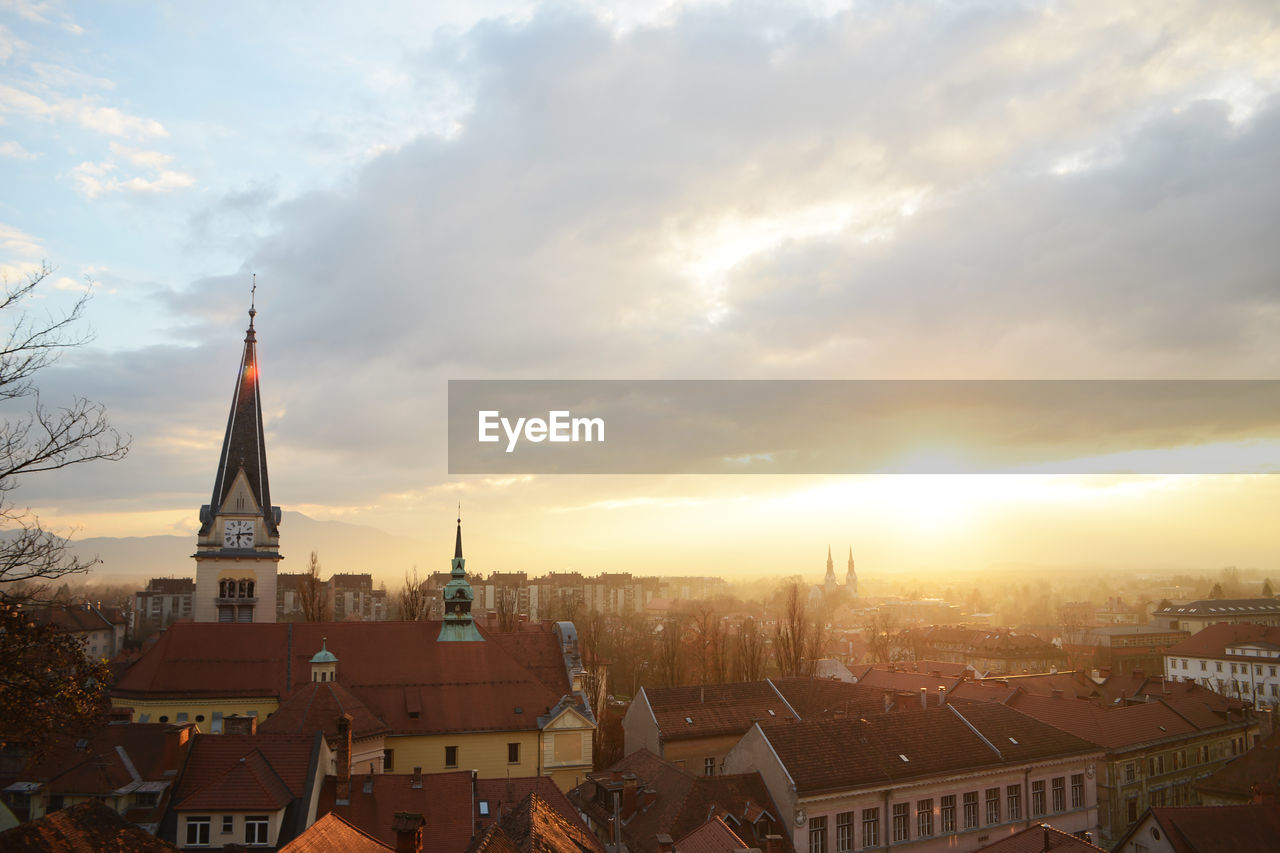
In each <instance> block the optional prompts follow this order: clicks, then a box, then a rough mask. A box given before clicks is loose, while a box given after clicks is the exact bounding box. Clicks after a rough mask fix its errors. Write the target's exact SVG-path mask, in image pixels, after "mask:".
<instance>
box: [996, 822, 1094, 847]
mask: <svg viewBox="0 0 1280 853" xmlns="http://www.w3.org/2000/svg"><path fill="white" fill-rule="evenodd" d="M1103 849H1105V848H1102V847H1097V846H1095V845H1093V844H1090V843H1089V842H1088V841H1084V840H1083V839H1080V838H1076V837H1075V836H1074V835H1071V834H1069V833H1066V832H1063V831H1062V830H1060V829H1055V828H1054V827H1052V826H1050V825H1049V824H1047V823H1042V824H1039V825H1037V826H1029V827H1027V828H1026V829H1024V830H1022V831H1021V832H1015V833H1014V834H1013V835H1010V836H1007V837H1005V838H1002V839H1000V840H999V841H997V842H995V843H994V844H988V845H986V846H985V847H979V848H978V849H977V851H975V853H1097V851H1099V850H1103Z"/></svg>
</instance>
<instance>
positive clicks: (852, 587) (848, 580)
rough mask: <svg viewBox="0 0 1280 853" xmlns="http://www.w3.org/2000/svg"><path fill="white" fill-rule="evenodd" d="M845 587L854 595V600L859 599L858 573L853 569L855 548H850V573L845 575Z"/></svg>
mask: <svg viewBox="0 0 1280 853" xmlns="http://www.w3.org/2000/svg"><path fill="white" fill-rule="evenodd" d="M844 585H845V587H846V588H847V589H848V590H849V592H850V593H852V595H853V597H854V598H857V597H858V573H857V571H856V570H855V569H854V568H853V546H852V545H850V546H849V571H848V572H846V573H845V576H844Z"/></svg>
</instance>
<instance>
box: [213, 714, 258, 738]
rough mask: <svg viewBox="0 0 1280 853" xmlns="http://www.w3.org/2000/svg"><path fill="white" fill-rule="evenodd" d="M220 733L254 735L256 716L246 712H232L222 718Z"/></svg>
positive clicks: (255, 731) (256, 723) (256, 730)
mask: <svg viewBox="0 0 1280 853" xmlns="http://www.w3.org/2000/svg"><path fill="white" fill-rule="evenodd" d="M222 733H223V734H228V735H256V734H257V733H258V718H257V717H250V716H248V715H247V714H232V715H230V716H227V717H223V718H222Z"/></svg>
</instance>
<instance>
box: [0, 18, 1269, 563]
mask: <svg viewBox="0 0 1280 853" xmlns="http://www.w3.org/2000/svg"><path fill="white" fill-rule="evenodd" d="M1278 17H1280V16H1277V13H1276V11H1275V9H1274V8H1272V7H1270V6H1268V5H1266V4H1257V3H1247V2H1239V3H1231V2H1221V3H1197V2H1186V3H1131V4H1124V5H1123V7H1117V8H1112V7H1110V5H1106V6H1104V5H1101V4H1093V3H1055V4H1025V5H1022V6H1018V7H1013V6H1008V5H1004V4H976V3H975V4H946V5H906V6H898V5H895V6H888V5H884V6H881V5H859V4H851V5H850V4H839V3H810V4H786V6H785V8H784V7H782V6H780V5H779V6H772V5H768V4H750V3H696V2H690V3H671V4H645V3H635V4H622V5H620V4H603V3H599V4H597V3H572V4H554V5H552V4H538V3H458V4H432V5H431V7H430V8H421V7H420V5H419V4H401V5H396V4H379V5H378V7H377V8H375V9H372V10H369V11H368V14H362V15H361V16H360V17H359V18H353V17H352V16H351V15H350V13H349V10H340V9H338V8H336V7H323V6H322V7H314V8H313V7H311V6H309V5H308V6H303V5H301V4H291V5H270V6H262V5H260V4H230V5H228V4H222V5H219V6H218V7H216V8H215V7H182V8H170V7H163V6H161V7H150V6H137V5H127V6H125V5H115V4H95V5H93V6H91V7H90V6H77V5H74V4H59V3H38V4H37V3H28V2H9V3H5V4H3V6H0V68H2V69H3V75H2V76H3V82H0V183H2V184H3V185H4V186H5V187H6V192H5V193H3V197H2V198H0V269H2V270H3V272H4V274H5V276H6V277H7V279H8V280H9V281H10V282H17V281H21V280H23V279H25V278H26V277H27V276H29V275H31V274H33V273H34V272H36V271H37V270H38V269H40V264H41V263H42V261H45V260H47V261H48V262H49V263H50V264H52V265H53V266H54V267H55V272H54V273H53V275H52V276H51V277H50V278H49V279H48V283H47V286H46V288H45V289H44V294H43V295H44V303H43V304H45V305H48V306H50V307H51V309H52V310H54V311H56V310H58V306H59V305H60V304H65V303H66V301H67V300H71V299H74V298H75V297H76V295H77V294H78V293H79V292H80V291H81V290H82V288H83V287H84V286H85V282H86V280H92V282H94V285H93V289H94V296H93V299H92V301H91V302H90V304H89V308H88V310H87V313H86V318H85V325H84V328H85V329H86V330H88V329H90V328H91V329H92V330H93V332H94V333H95V335H96V337H95V338H94V340H93V341H92V342H90V343H89V344H88V345H86V346H84V347H81V348H78V349H76V350H72V351H68V352H67V353H66V354H65V355H64V356H63V358H62V360H61V362H60V363H59V364H58V365H57V366H56V367H55V368H52V369H50V370H49V371H48V372H47V373H45V374H42V375H41V379H40V384H41V387H42V394H43V399H44V400H45V402H47V403H51V404H56V403H57V402H58V401H59V400H60V399H63V398H69V397H70V396H71V395H77V394H78V395H84V396H88V397H90V398H92V399H94V400H98V401H100V402H102V403H103V404H105V406H106V407H107V409H108V412H109V414H110V417H111V419H112V422H113V423H114V424H115V425H116V426H118V427H119V428H120V429H121V430H123V431H126V432H128V433H130V434H131V435H132V436H133V444H132V451H131V453H130V455H129V456H128V458H127V459H125V460H123V461H121V462H118V463H113V464H101V465H93V466H81V467H78V468H75V469H73V470H68V471H67V472H64V473H61V474H53V475H45V476H42V477H41V478H36V479H33V480H32V481H30V482H29V483H23V485H22V488H21V491H20V492H19V493H18V494H19V495H20V496H21V500H22V502H24V503H25V504H29V505H30V506H31V507H32V509H33V510H34V511H35V512H36V513H37V514H38V515H39V516H40V518H41V519H42V521H43V522H44V523H45V524H46V525H47V526H50V527H53V528H55V529H58V530H60V531H63V532H69V531H75V536H76V537H77V538H86V537H132V536H153V535H176V536H185V537H188V539H187V540H185V544H184V545H182V547H181V548H178V549H176V550H175V564H174V566H173V572H174V573H175V574H182V573H184V572H187V571H189V561H188V560H187V556H188V554H189V553H190V548H191V545H192V543H193V542H194V535H195V529H196V527H197V525H198V522H197V513H198V510H199V507H200V505H201V504H204V503H207V502H208V501H209V490H210V487H211V484H212V480H213V475H214V469H215V466H216V460H217V454H218V449H219V446H220V442H221V440H222V436H223V431H224V428H225V424H226V417H227V407H228V403H229V402H230V397H231V393H230V392H231V391H232V387H233V381H234V379H235V370H236V364H237V359H238V357H239V353H240V350H241V347H242V340H243V337H244V330H245V327H246V325H247V322H248V316H247V314H246V312H247V310H248V308H249V301H250V286H251V283H252V280H253V276H254V275H255V274H256V277H257V285H258V286H257V291H256V308H257V310H258V316H257V318H256V321H255V325H256V329H257V334H258V339H259V356H260V359H261V371H262V377H261V386H262V395H263V405H264V411H265V421H266V430H267V436H266V443H267V452H268V456H269V458H270V461H271V468H272V471H271V473H272V487H273V488H272V498H273V500H274V502H275V503H277V504H280V505H281V506H282V507H283V508H284V509H285V510H286V512H300V513H304V514H306V515H307V516H309V517H311V518H314V519H317V520H321V521H343V522H349V523H353V524H360V525H368V526H371V527H375V528H377V529H379V530H381V531H385V532H386V533H387V534H389V535H390V536H395V537H408V538H411V539H413V540H417V541H419V542H421V543H423V545H424V549H423V551H422V554H421V557H420V558H419V562H420V564H421V565H422V567H423V568H425V569H427V570H435V569H437V568H441V566H443V565H444V564H445V563H446V561H447V558H448V555H449V554H450V553H451V551H450V548H451V545H452V537H453V532H454V531H453V526H452V520H453V518H454V516H455V513H456V512H457V508H458V504H459V503H460V504H461V511H462V514H463V516H464V519H465V523H466V525H467V548H468V550H467V557H468V561H469V565H470V566H471V567H473V568H474V569H475V570H477V571H480V572H487V571H491V570H494V569H501V570H514V571H527V572H530V573H532V574H536V573H542V572H546V571H551V570H561V569H575V570H579V571H583V572H592V573H594V572H599V571H631V572H635V573H639V574H699V575H720V576H724V577H730V578H732V577H735V576H738V575H742V576H755V575H792V574H802V575H805V576H806V577H810V578H811V579H816V578H817V577H818V576H820V575H821V573H822V571H823V568H824V566H823V562H824V560H825V556H826V548H827V545H828V544H831V545H832V546H834V549H835V551H836V553H837V555H842V554H844V553H845V551H846V550H847V549H848V548H849V547H852V548H853V551H854V556H855V557H856V559H857V560H858V566H859V571H860V573H861V574H862V575H863V577H874V575H875V573H876V572H898V571H902V570H916V569H928V570H932V571H945V570H955V571H964V572H972V571H976V570H980V569H984V568H986V567H990V566H1009V565H1023V566H1038V567H1042V568H1048V569H1066V568H1081V567H1087V568H1090V569H1094V570H1135V571H1151V570H1159V571H1170V572H1182V571H1191V572H1197V571H1203V572H1205V573H1211V572H1214V571H1217V570H1218V569H1219V568H1221V567H1222V566H1226V565H1236V566H1239V567H1241V568H1245V569H1248V568H1259V569H1262V570H1264V571H1265V570H1270V569H1272V568H1273V567H1274V566H1275V565H1276V562H1277V557H1278V556H1280V546H1278V545H1277V541H1276V539H1275V537H1274V535H1272V533H1271V531H1272V530H1273V528H1274V526H1275V522H1274V520H1275V515H1276V508H1277V507H1280V478H1277V477H1274V476H1271V474H1272V473H1274V472H1275V471H1276V470H1277V467H1278V466H1280V435H1277V431H1276V429H1275V428H1274V425H1270V427H1266V426H1264V427H1263V428H1260V429H1258V430H1255V431H1254V432H1252V433H1250V434H1248V435H1235V436H1231V437H1229V438H1226V439H1224V438H1222V437H1221V436H1219V435H1216V434H1214V433H1213V432H1212V431H1211V430H1206V432H1205V434H1204V435H1203V436H1202V437H1201V438H1200V439H1199V440H1194V441H1185V440H1181V439H1180V443H1178V444H1170V443H1169V442H1168V439H1167V438H1166V437H1164V436H1161V435H1159V434H1156V433H1153V434H1152V435H1150V436H1149V437H1147V438H1146V441H1145V444H1144V445H1143V446H1142V447H1140V448H1136V449H1137V450H1140V451H1145V452H1151V453H1167V454H1178V453H1183V454H1195V453H1207V454H1210V455H1214V456H1215V457H1217V458H1231V459H1233V460H1237V461H1242V465H1241V467H1243V468H1246V469H1248V470H1252V471H1254V472H1256V473H1254V474H1250V475H1239V476H1211V475H1203V476H1199V475H1191V476H1102V475H1088V474H1084V473H1082V474H1079V475H1055V476H1048V475H1033V474H1026V475H1016V476H999V475H971V474H956V475H937V474H928V475H901V474H899V475H885V476H856V477H855V476H840V477H837V476H811V477H798V476H796V477H793V476H774V477H766V476H752V477H748V476H688V475H686V476H568V475H566V476H541V475H538V476H535V475H526V476H488V477H487V476H479V475H472V476H450V475H449V474H448V473H447V470H448V467H447V460H446V449H447V448H446V435H445V432H446V383H447V380H449V379H498V378H500V379H547V378H555V379H564V378H573V379H596V378H618V379H693V378H697V379H922V378H927V379H970V378H981V379H987V378H991V379H1080V378H1097V379H1146V378H1150V379H1184V378H1194V379H1269V378H1274V377H1275V376H1276V375H1277V373H1278V372H1280V371H1278V370H1277V368H1278V367H1280V349H1278V348H1277V346H1276V343H1275V341H1276V328H1277V326H1276V324H1277V320H1278V319H1280V289H1278V288H1277V287H1276V269H1277V266H1278V265H1277V262H1278V261H1280V248H1277V243H1276V240H1275V234H1276V233H1277V227H1278V226H1280V215H1278V214H1280V192H1277V189H1278V188H1277V186H1276V185H1277V182H1280V98H1278V97H1277V91H1278V90H1280V20H1278ZM1036 439H1037V436H1035V435H1027V436H1025V441H1026V442H1027V443H1029V444H1030V443H1032V442H1034V441H1035V440H1036ZM1015 440H1016V439H1015ZM955 449H956V448H954V447H947V446H941V447H939V446H936V445H934V444H929V445H926V446H920V447H919V448H917V450H918V452H919V453H920V454H922V457H925V458H929V457H937V456H943V457H945V456H946V455H947V454H948V453H951V452H954V451H955ZM1097 452H1098V453H1101V452H1103V450H1102V449H1101V448H1099V450H1098V451H1097ZM1092 455H1093V454H1092V453H1091V452H1090V449H1089V448H1088V447H1082V448H1080V450H1079V456H1080V459H1081V460H1083V461H1082V463H1081V470H1082V471H1087V470H1088V465H1087V460H1088V459H1089V458H1090V457H1091V456H1092ZM655 467H657V466H655ZM36 480H39V482H37V481H36ZM281 536H282V542H281V551H282V553H284V554H285V555H286V561H285V562H284V563H283V564H282V566H281V569H282V570H283V571H286V572H289V571H300V570H301V568H302V566H303V565H304V564H305V559H306V556H307V551H308V550H309V549H310V548H311V547H313V546H312V545H309V544H308V543H307V542H305V541H299V540H298V539H292V538H291V537H290V530H289V526H288V523H287V519H286V523H285V524H284V525H282V528H281ZM183 549H186V550H183ZM388 553H390V552H388ZM321 556H322V558H323V557H324V554H323V553H322V554H321ZM436 557H438V558H439V561H440V565H436V564H433V563H431V562H430V560H432V559H434V558H436ZM366 559H367V560H368V563H367V564H364V565H357V564H351V565H345V564H342V565H335V564H333V563H326V568H327V569H330V570H351V571H371V572H373V573H374V574H375V577H380V578H381V579H384V580H386V581H387V582H388V583H394V582H395V581H396V580H397V579H398V578H400V577H402V575H403V572H404V571H405V570H406V569H408V568H409V566H408V565H402V564H401V563H402V562H403V560H402V558H401V557H400V555H399V554H398V553H397V556H396V557H395V559H394V560H392V559H391V558H390V557H387V558H385V559H384V557H383V556H381V555H380V554H379V553H377V552H376V551H375V552H371V553H369V554H367V557H366ZM389 562H394V564H393V565H389V564H388V563H389ZM104 568H105V569H107V570H112V569H116V568H119V567H116V566H106V567H104Z"/></svg>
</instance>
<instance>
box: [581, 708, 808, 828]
mask: <svg viewBox="0 0 1280 853" xmlns="http://www.w3.org/2000/svg"><path fill="white" fill-rule="evenodd" d="M779 728H786V726H779ZM623 773H634V774H635V775H636V776H637V777H638V785H639V787H640V788H641V789H643V790H642V791H641V793H640V795H639V797H638V806H639V807H638V808H637V810H636V811H635V812H634V813H633V814H631V815H630V816H627V815H624V816H623V824H624V825H623V838H624V840H625V841H626V842H627V845H628V846H629V847H630V849H631V850H633V851H641V853H653V851H656V850H657V836H658V834H659V833H664V832H665V833H667V834H668V835H670V836H672V837H673V838H676V837H680V836H683V835H684V834H686V833H688V832H689V831H691V830H693V829H696V828H697V827H699V826H701V825H702V824H703V823H705V822H706V821H707V818H708V817H709V816H710V815H713V814H716V815H720V816H722V817H724V818H725V819H726V822H727V823H729V824H731V825H732V826H733V827H734V831H735V832H736V833H738V834H739V836H741V837H743V838H746V839H747V840H749V841H751V842H752V843H753V845H754V846H757V847H760V848H761V849H764V836H765V835H767V834H769V833H770V832H780V833H781V834H782V835H783V839H784V841H783V849H784V850H786V851H790V850H791V846H790V841H789V839H790V837H791V835H790V833H789V832H786V831H785V830H784V827H783V826H782V824H781V818H780V816H779V811H778V808H777V806H776V805H775V804H774V802H773V798H772V797H770V796H769V792H768V790H767V789H766V788H765V786H764V781H763V780H762V779H761V778H760V774H759V773H737V774H724V775H720V776H695V775H694V774H692V773H690V772H688V771H687V770H685V769H684V768H681V767H676V766H675V765H674V764H672V763H671V762H669V761H664V760H663V759H661V758H659V757H658V756H656V755H654V754H653V753H651V752H649V751H648V750H647V749H639V750H636V751H635V752H633V753H631V754H630V755H628V756H626V757H625V758H623V759H622V760H621V761H619V762H617V763H616V764H614V765H613V766H612V767H610V768H609V770H608V771H601V772H600V773H593V774H591V776H590V777H588V781H586V782H584V783H582V784H581V785H579V786H578V787H576V788H574V789H573V790H572V791H570V792H569V799H570V800H571V801H572V802H573V803H574V805H576V806H577V807H578V808H579V809H581V810H582V811H584V812H586V813H587V814H588V815H589V816H590V817H591V818H592V820H593V821H595V822H596V823H597V824H600V825H607V823H608V821H609V819H610V817H611V816H612V811H611V809H609V808H606V807H604V806H603V805H601V803H600V801H599V799H598V798H597V785H598V784H599V783H598V782H597V781H596V779H597V778H602V777H610V778H614V777H616V776H619V775H620V774H623ZM592 777H595V778H592Z"/></svg>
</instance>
